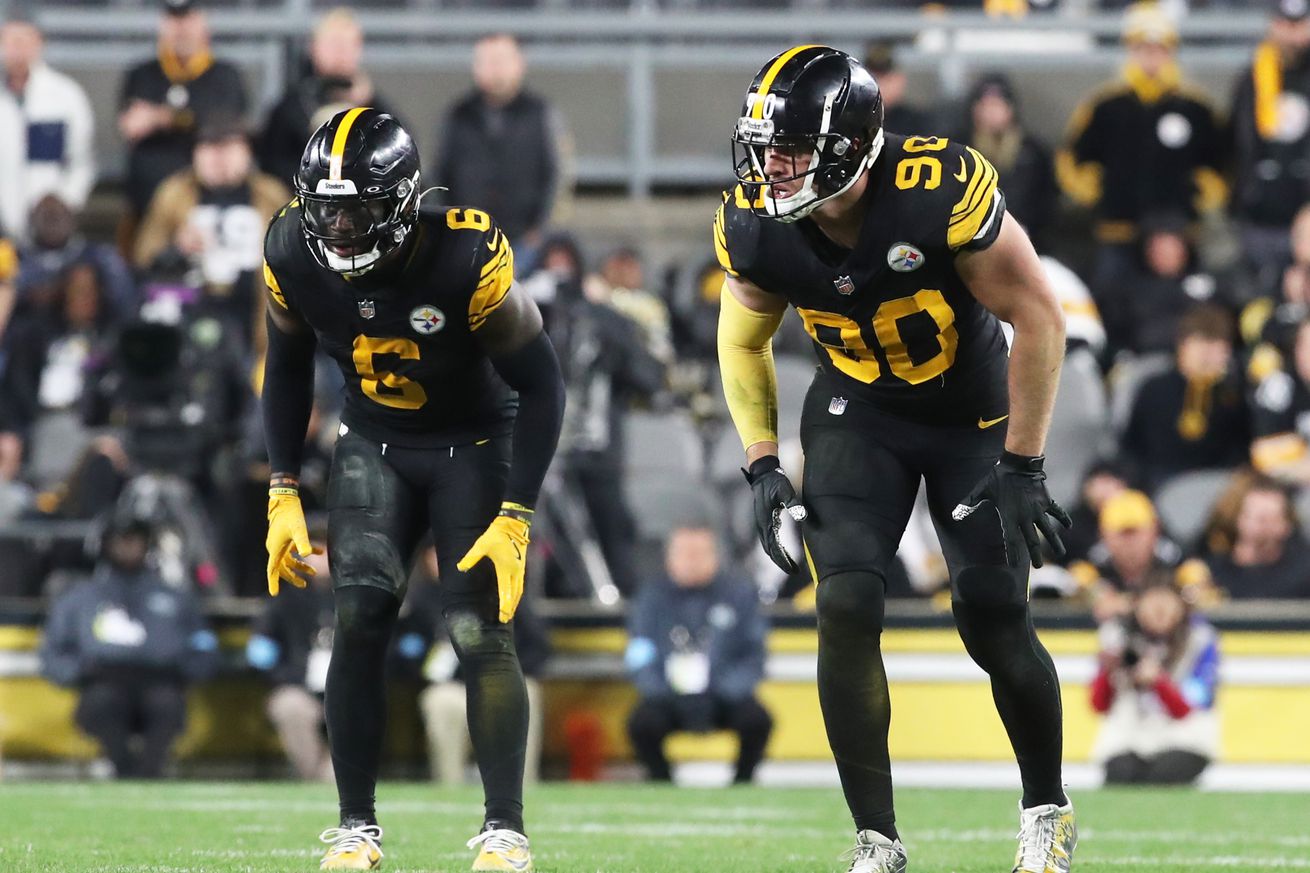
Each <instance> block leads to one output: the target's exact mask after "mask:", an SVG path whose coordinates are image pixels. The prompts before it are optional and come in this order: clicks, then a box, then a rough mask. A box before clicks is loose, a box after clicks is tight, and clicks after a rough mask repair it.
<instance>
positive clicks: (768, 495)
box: [741, 455, 808, 573]
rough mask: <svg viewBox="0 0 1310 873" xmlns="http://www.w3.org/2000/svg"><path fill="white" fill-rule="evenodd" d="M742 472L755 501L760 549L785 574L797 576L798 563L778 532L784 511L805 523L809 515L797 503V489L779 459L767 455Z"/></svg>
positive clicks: (756, 526) (756, 527) (799, 503)
mask: <svg viewBox="0 0 1310 873" xmlns="http://www.w3.org/2000/svg"><path fill="white" fill-rule="evenodd" d="M741 472H742V474H743V475H745V477H746V481H747V482H749V483H750V485H751V493H752V495H753V496H754V498H755V530H756V531H757V532H758V533H759V535H760V545H761V546H763V547H764V552H765V554H767V555H768V556H769V558H770V560H772V561H773V563H775V564H777V565H778V567H779V569H781V570H782V571H783V572H784V573H795V572H796V562H795V561H794V560H792V556H791V555H789V554H787V550H786V549H785V548H783V545H782V540H780V539H779V538H778V532H779V531H780V530H781V529H782V511H783V510H784V509H785V510H787V514H788V515H790V516H791V517H792V518H793V519H795V520H796V521H803V520H804V519H805V516H806V515H807V514H808V513H807V512H806V511H805V507H804V506H801V502H800V501H799V500H797V499H796V489H795V488H793V487H791V482H790V481H789V480H788V479H787V474H786V473H784V472H782V466H781V465H780V464H779V462H778V456H777V455H765V456H764V457H762V458H759V459H757V460H756V461H755V463H753V464H751V468H750V469H749V470H742V471H741Z"/></svg>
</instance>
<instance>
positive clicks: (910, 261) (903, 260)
mask: <svg viewBox="0 0 1310 873" xmlns="http://www.w3.org/2000/svg"><path fill="white" fill-rule="evenodd" d="M887 266H889V267H891V268H892V269H893V270H895V271H896V272H898V273H910V272H913V271H914V270H917V269H919V268H920V267H922V266H923V252H921V251H919V250H918V249H916V248H915V247H914V246H912V245H910V244H909V243H907V242H898V243H897V244H896V245H894V246H892V247H891V248H889V249H888V250H887Z"/></svg>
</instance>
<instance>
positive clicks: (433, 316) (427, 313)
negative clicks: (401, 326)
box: [409, 303, 446, 336]
mask: <svg viewBox="0 0 1310 873" xmlns="http://www.w3.org/2000/svg"><path fill="white" fill-rule="evenodd" d="M409 326H410V327H412V328H414V332H415V333H421V334H423V335H424V336H426V335H428V334H433V333H436V332H437V331H439V330H441V329H442V328H443V327H445V326H446V313H444V312H442V311H441V310H440V309H438V308H437V307H435V306H433V305H432V304H430V303H425V304H423V305H422V306H416V307H414V311H413V312H411V313H410V314H409Z"/></svg>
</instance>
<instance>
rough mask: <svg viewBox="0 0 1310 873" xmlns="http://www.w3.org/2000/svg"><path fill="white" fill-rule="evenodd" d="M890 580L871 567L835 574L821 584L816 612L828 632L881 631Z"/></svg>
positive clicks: (873, 632) (874, 632)
mask: <svg viewBox="0 0 1310 873" xmlns="http://www.w3.org/2000/svg"><path fill="white" fill-rule="evenodd" d="M886 597H887V583H886V581H885V580H884V579H883V576H882V574H881V573H877V572H874V571H872V570H848V571H846V572H843V573H833V574H832V575H831V576H828V577H827V578H825V579H824V580H823V581H822V582H820V583H819V587H818V593H817V596H816V598H815V607H814V608H815V612H816V614H817V615H818V618H819V624H820V625H821V626H823V628H824V629H825V630H826V631H829V632H832V631H837V630H841V631H847V630H849V631H854V632H860V633H872V634H878V633H881V632H882V618H883V605H884V602H885V600H886Z"/></svg>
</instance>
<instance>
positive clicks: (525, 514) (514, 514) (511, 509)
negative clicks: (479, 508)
mask: <svg viewBox="0 0 1310 873" xmlns="http://www.w3.org/2000/svg"><path fill="white" fill-rule="evenodd" d="M496 514H497V515H503V516H505V517H507V518H517V519H518V520H519V521H521V522H523V523H524V524H532V516H533V515H534V514H535V512H534V510H533V509H532V507H530V506H524V505H523V504H522V503H514V502H512V501H509V500H506V501H505V502H504V503H502V504H501V505H500V511H499V512H497V513H496Z"/></svg>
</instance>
